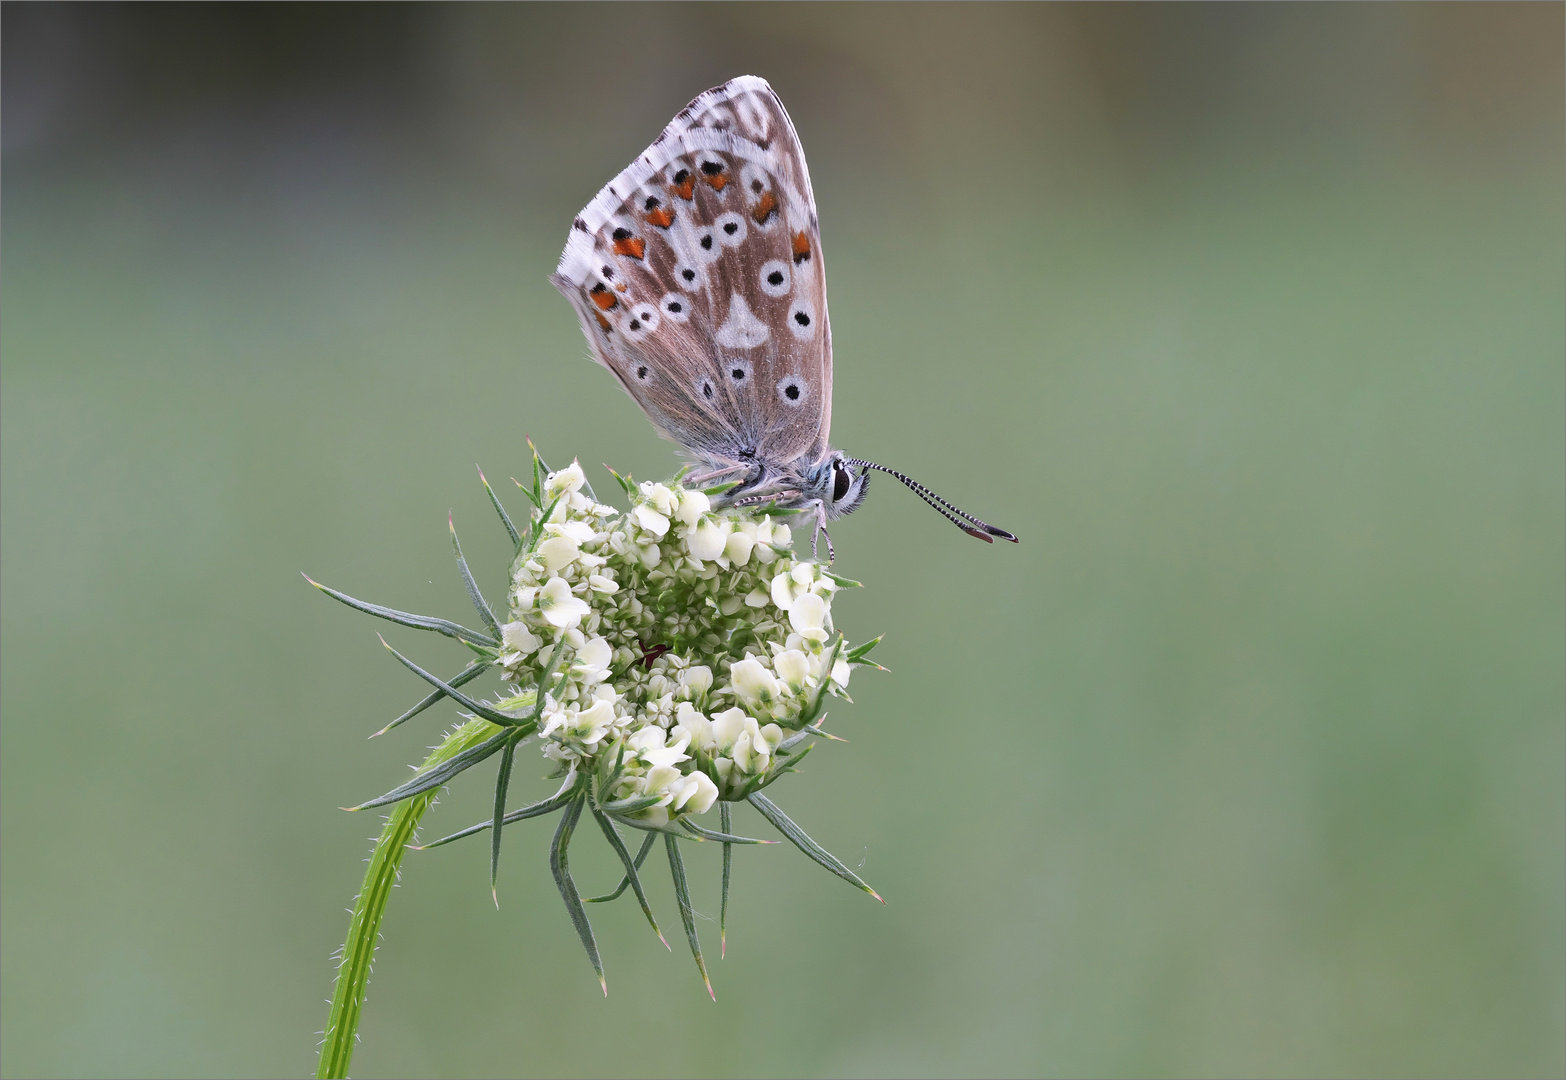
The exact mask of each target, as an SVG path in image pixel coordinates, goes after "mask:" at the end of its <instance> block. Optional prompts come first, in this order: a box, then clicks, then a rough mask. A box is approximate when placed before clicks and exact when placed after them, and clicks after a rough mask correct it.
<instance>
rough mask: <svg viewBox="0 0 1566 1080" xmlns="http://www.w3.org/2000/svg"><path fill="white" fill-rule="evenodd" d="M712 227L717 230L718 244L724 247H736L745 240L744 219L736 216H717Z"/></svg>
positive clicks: (733, 214)
mask: <svg viewBox="0 0 1566 1080" xmlns="http://www.w3.org/2000/svg"><path fill="white" fill-rule="evenodd" d="M712 226H713V228H714V229H715V230H717V237H718V243H720V244H722V245H723V246H724V247H738V246H739V245H740V244H741V243H743V242H744V240H745V219H744V218H742V217H740V216H739V215H738V214H735V213H727V214H719V215H718V218H717V220H716V221H714V222H713V223H712Z"/></svg>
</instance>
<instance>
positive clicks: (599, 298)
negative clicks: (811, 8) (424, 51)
mask: <svg viewBox="0 0 1566 1080" xmlns="http://www.w3.org/2000/svg"><path fill="white" fill-rule="evenodd" d="M552 280H553V281H554V283H555V285H556V287H557V288H559V289H560V291H561V292H562V293H563V294H564V295H565V296H566V298H567V299H568V300H570V301H571V304H572V306H573V307H574V308H575V309H576V312H577V315H578V318H579V319H580V320H581V323H582V332H583V333H584V334H585V335H586V336H587V339H588V341H589V342H590V343H591V345H592V349H593V355H594V358H595V359H596V360H597V361H598V362H599V363H601V364H603V365H604V366H605V367H607V368H608V369H609V370H610V371H612V372H613V373H614V374H615V376H616V377H617V378H618V379H619V380H620V383H621V385H622V386H624V387H625V389H626V391H627V392H628V393H629V394H630V395H631V397H632V398H633V399H634V400H635V401H636V403H637V404H638V405H640V406H641V408H642V410H643V411H644V412H646V413H647V415H648V417H649V418H650V419H651V420H652V421H653V423H654V424H655V425H657V426H658V427H659V428H660V429H661V430H662V431H663V432H664V434H666V435H667V436H669V437H670V438H672V439H674V440H675V441H677V442H679V443H681V444H682V445H684V446H687V447H689V448H690V449H691V450H693V451H695V452H696V453H698V454H700V455H702V456H703V457H706V458H708V459H710V460H713V461H717V462H740V463H749V462H758V463H761V464H772V465H785V464H788V463H792V462H803V463H806V464H813V463H815V462H817V461H820V460H822V459H823V458H824V457H825V456H826V454H827V452H828V451H827V437H828V428H829V426H830V422H831V410H832V402H831V386H832V341H831V330H830V327H829V324H828V321H827V306H826V277H825V272H824V268H823V266H822V262H821V249H820V237H819V231H818V227H817V222H816V209H815V201H814V198H813V196H812V194H811V190H810V175H809V173H808V171H807V170H806V168H805V159H804V154H803V153H802V151H801V150H800V146H799V139H798V137H797V136H796V135H795V133H794V126H793V124H792V123H791V122H790V121H789V118H788V114H787V113H786V112H785V111H784V109H783V105H782V103H781V102H780V101H778V99H777V95H775V94H774V93H773V92H772V88H771V87H770V86H768V85H767V83H766V82H765V80H762V79H758V78H755V77H752V76H746V77H743V78H739V79H734V80H732V81H731V82H728V83H725V84H724V85H723V86H719V87H716V88H714V89H712V90H709V91H707V92H706V93H705V94H702V95H701V96H700V97H698V98H696V100H694V101H692V102H691V103H690V105H689V106H687V107H686V108H685V110H684V111H683V112H681V113H680V114H679V115H678V116H676V117H675V118H674V120H673V122H671V123H670V124H669V126H668V127H667V128H665V129H664V131H663V134H662V135H660V136H659V137H658V139H657V141H656V142H654V143H653V144H652V145H651V146H649V147H648V148H647V150H646V151H645V152H644V153H643V154H642V155H641V156H640V157H639V158H637V160H636V161H635V162H633V163H632V164H631V165H630V166H629V167H628V168H626V169H625V170H624V171H623V172H622V173H621V174H620V175H619V176H617V177H615V179H614V180H612V181H610V183H609V184H608V185H606V186H605V187H604V189H603V190H602V191H600V192H599V193H598V195H597V196H596V197H595V198H594V199H593V201H592V202H591V203H589V204H588V205H587V207H586V208H585V209H584V210H583V211H582V213H581V214H580V215H579V216H578V218H577V220H576V222H575V223H574V225H573V227H572V231H571V235H570V239H569V241H568V242H567V244H566V249H565V252H564V254H563V255H562V256H561V259H560V266H559V268H558V270H557V271H556V274H555V276H554V278H553V279H552Z"/></svg>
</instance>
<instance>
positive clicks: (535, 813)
mask: <svg viewBox="0 0 1566 1080" xmlns="http://www.w3.org/2000/svg"><path fill="white" fill-rule="evenodd" d="M575 797H576V794H575V789H574V788H568V789H566V790H563V791H559V792H556V793H555V794H553V795H551V796H550V797H549V798H547V799H541V800H539V801H538V802H536V803H534V804H533V805H531V806H524V807H523V808H522V809H520V810H513V811H511V813H509V814H507V815H506V816H505V817H503V818H502V819H501V820H500V823H501V824H502V825H511V824H514V823H516V822H518V821H523V820H525V819H527V818H535V817H542V816H543V815H545V814H548V813H550V812H552V811H554V810H558V809H560V808H561V807H562V806H564V805H565V804H566V803H568V802H570V801H571V800H572V799H573V798H575ZM494 824H495V823H494V822H493V821H481V822H479V823H478V824H477V825H469V826H468V827H467V828H466V829H462V830H461V831H459V832H454V833H452V834H451V835H450V836H443V837H441V838H440V839H439V840H433V841H431V842H430V843H428V844H412V845H409V846H411V847H412V848H413V850H414V851H428V850H429V849H430V848H438V847H440V846H441V845H442V844H449V843H451V842H452V841H453V840H461V839H463V838H464V837H468V836H472V835H473V834H475V833H481V832H483V831H484V830H485V829H488V828H492V827H493V826H494Z"/></svg>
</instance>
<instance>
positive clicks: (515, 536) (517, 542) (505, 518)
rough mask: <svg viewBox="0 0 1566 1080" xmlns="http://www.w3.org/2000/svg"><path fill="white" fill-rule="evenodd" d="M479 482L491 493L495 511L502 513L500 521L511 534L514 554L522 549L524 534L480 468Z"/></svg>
mask: <svg viewBox="0 0 1566 1080" xmlns="http://www.w3.org/2000/svg"><path fill="white" fill-rule="evenodd" d="M478 474H479V482H480V483H482V484H483V485H484V490H485V491H486V492H488V494H489V501H490V502H491V503H492V504H494V507H495V513H497V514H499V515H500V523H501V524H502V525H504V526H505V527H506V532H507V533H509V534H510V536H511V547H512V552H511V553H512V555H513V556H514V555H515V554H516V553H517V552H518V551H521V550H522V534H521V533H519V532H517V527H516V526H515V525H513V524H511V515H510V514H508V513H506V508H505V507H504V506H501V505H500V496H498V495H496V494H495V489H494V488H492V487H490V486H489V480H488V479H487V478H486V477H485V476H484V470H483V469H479V471H478Z"/></svg>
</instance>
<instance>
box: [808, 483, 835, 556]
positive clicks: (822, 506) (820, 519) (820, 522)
mask: <svg viewBox="0 0 1566 1080" xmlns="http://www.w3.org/2000/svg"><path fill="white" fill-rule="evenodd" d="M823 536H824V537H826V544H827V565H828V566H830V565H832V563H833V562H834V561H836V559H837V553H836V552H835V551H833V550H832V534H831V533H829V532H827V527H826V503H824V502H822V501H821V500H819V499H817V500H816V529H815V532H813V533H811V534H810V557H811V558H812V559H815V558H819V557H820V555H819V554H818V553H817V551H816V540H817V539H818V538H820V537H823Z"/></svg>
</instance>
